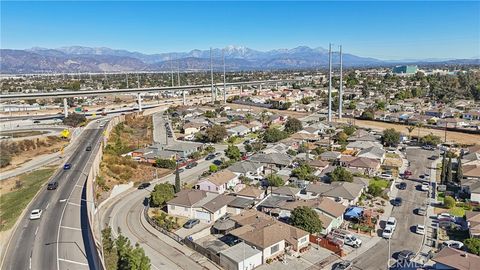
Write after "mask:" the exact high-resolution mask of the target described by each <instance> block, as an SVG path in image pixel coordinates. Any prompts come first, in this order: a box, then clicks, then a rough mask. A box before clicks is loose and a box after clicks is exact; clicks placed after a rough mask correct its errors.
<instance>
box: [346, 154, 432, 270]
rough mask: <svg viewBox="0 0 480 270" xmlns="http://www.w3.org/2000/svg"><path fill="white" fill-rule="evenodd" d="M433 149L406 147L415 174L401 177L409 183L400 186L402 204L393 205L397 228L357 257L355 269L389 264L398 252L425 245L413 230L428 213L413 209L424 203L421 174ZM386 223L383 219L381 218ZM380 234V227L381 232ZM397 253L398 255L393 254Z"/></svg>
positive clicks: (383, 269)
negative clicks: (420, 180)
mask: <svg viewBox="0 0 480 270" xmlns="http://www.w3.org/2000/svg"><path fill="white" fill-rule="evenodd" d="M433 153H434V152H433V151H426V150H422V149H420V148H407V151H406V157H407V159H408V161H409V162H410V166H409V167H408V168H407V169H408V170H410V171H412V173H413V175H412V176H411V177H410V180H400V181H405V182H406V183H407V189H406V190H398V192H397V196H398V197H401V198H402V199H403V203H402V205H401V206H400V207H394V208H393V210H392V216H394V217H395V218H396V219H397V222H398V224H397V229H396V230H395V233H394V235H393V237H392V239H390V248H389V243H388V241H387V240H385V239H381V240H380V241H379V242H378V243H377V244H376V245H375V246H374V247H372V248H371V249H369V250H368V251H367V252H365V253H364V254H362V255H361V256H360V257H359V258H357V259H356V260H354V269H365V270H367V269H368V270H374V269H381V270H385V269H388V268H387V261H388V260H391V258H392V255H393V256H394V255H395V254H396V253H397V252H399V251H402V250H411V251H413V252H417V251H418V250H419V249H420V248H421V245H422V241H423V236H422V235H418V234H416V233H414V226H415V225H416V224H424V221H425V217H423V216H419V215H416V214H414V213H413V210H414V209H415V208H417V207H418V206H420V205H421V204H423V203H424V202H425V200H426V198H427V193H426V192H422V191H419V190H417V187H416V186H417V185H419V184H420V182H419V181H418V180H419V176H420V175H422V174H424V173H426V172H429V171H430V169H429V168H430V165H431V163H432V161H431V160H429V159H427V158H428V157H430V156H431V155H433ZM381 225H382V226H383V225H384V222H381ZM378 233H379V235H381V231H379V232H378ZM394 257H395V256H394Z"/></svg>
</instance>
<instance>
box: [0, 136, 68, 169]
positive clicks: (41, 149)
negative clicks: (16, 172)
mask: <svg viewBox="0 0 480 270" xmlns="http://www.w3.org/2000/svg"><path fill="white" fill-rule="evenodd" d="M67 144H68V141H67V140H64V139H61V138H59V137H57V136H47V137H44V138H37V139H34V140H22V141H16V142H2V143H1V144H0V153H1V154H7V153H10V155H11V156H12V160H11V161H10V165H8V166H6V167H3V168H1V169H0V172H5V171H8V170H12V169H14V168H16V167H18V166H19V165H21V164H23V163H25V162H28V161H30V160H32V159H33V158H36V157H38V156H41V155H45V154H51V153H54V152H58V151H60V150H61V149H62V148H64V147H65V146H66V145H67Z"/></svg>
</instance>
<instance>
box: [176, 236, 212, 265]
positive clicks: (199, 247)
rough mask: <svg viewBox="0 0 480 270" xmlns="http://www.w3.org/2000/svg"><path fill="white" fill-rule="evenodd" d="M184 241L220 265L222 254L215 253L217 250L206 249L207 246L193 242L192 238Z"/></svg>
mask: <svg viewBox="0 0 480 270" xmlns="http://www.w3.org/2000/svg"><path fill="white" fill-rule="evenodd" d="M183 243H184V244H185V245H186V246H187V247H189V248H191V249H193V250H195V251H196V252H198V253H200V254H202V255H203V256H205V257H207V258H208V259H210V260H211V261H213V262H214V263H216V264H218V265H220V256H218V255H217V254H215V251H211V250H209V249H206V248H204V247H202V246H201V245H199V244H197V243H195V242H193V241H192V240H190V239H188V238H185V239H183Z"/></svg>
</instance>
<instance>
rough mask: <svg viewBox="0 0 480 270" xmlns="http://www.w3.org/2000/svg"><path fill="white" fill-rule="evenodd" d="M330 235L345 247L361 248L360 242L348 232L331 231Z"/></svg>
mask: <svg viewBox="0 0 480 270" xmlns="http://www.w3.org/2000/svg"><path fill="white" fill-rule="evenodd" d="M331 235H332V236H334V237H336V238H338V239H340V240H342V241H343V243H344V244H345V245H349V246H351V247H354V248H358V247H361V246H362V240H360V239H359V238H357V237H356V236H355V235H353V234H352V233H350V232H349V231H345V230H340V229H337V230H333V231H332V232H331Z"/></svg>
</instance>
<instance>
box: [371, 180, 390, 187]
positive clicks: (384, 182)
mask: <svg viewBox="0 0 480 270" xmlns="http://www.w3.org/2000/svg"><path fill="white" fill-rule="evenodd" d="M368 183H369V184H370V185H376V186H379V187H381V188H382V189H386V188H387V187H388V185H389V184H390V181H388V180H385V179H381V178H372V179H370V181H369V182H368Z"/></svg>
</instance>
